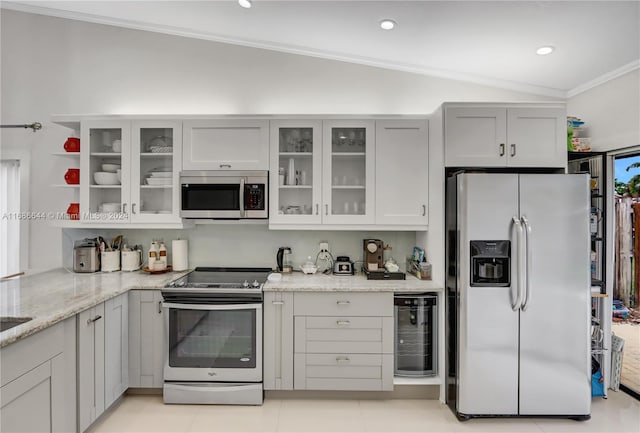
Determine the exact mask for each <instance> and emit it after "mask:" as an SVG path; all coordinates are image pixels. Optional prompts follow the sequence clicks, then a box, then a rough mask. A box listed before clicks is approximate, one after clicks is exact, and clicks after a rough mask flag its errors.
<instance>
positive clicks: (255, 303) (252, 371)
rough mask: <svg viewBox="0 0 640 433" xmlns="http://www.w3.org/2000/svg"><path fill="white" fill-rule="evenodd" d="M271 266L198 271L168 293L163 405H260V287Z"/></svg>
mask: <svg viewBox="0 0 640 433" xmlns="http://www.w3.org/2000/svg"><path fill="white" fill-rule="evenodd" d="M270 272H271V269H270V268H213V267H200V268H196V269H195V270H193V271H192V272H190V273H188V274H187V275H185V276H183V277H181V278H179V279H177V280H175V281H172V282H171V283H169V284H168V285H167V286H166V287H165V288H164V289H162V296H163V298H164V303H163V306H164V307H165V308H166V309H167V312H168V314H167V315H166V317H167V321H166V331H167V332H166V336H167V338H168V345H167V347H168V354H167V361H166V363H165V368H164V392H163V395H164V402H165V403H185V404H262V397H263V390H262V286H263V284H264V282H265V281H266V280H267V276H268V275H269V273H270Z"/></svg>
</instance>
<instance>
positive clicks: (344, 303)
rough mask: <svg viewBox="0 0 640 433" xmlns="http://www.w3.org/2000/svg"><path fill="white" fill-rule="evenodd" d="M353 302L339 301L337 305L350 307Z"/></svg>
mask: <svg viewBox="0 0 640 433" xmlns="http://www.w3.org/2000/svg"><path fill="white" fill-rule="evenodd" d="M350 303H351V302H349V301H337V302H336V304H338V305H349V304H350Z"/></svg>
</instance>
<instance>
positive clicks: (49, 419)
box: [0, 317, 76, 432]
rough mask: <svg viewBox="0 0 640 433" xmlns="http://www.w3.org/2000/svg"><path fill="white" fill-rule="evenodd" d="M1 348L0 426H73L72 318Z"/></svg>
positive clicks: (16, 429)
mask: <svg viewBox="0 0 640 433" xmlns="http://www.w3.org/2000/svg"><path fill="white" fill-rule="evenodd" d="M1 350H2V353H1V356H2V363H1V367H0V368H1V374H0V385H1V387H0V431H2V432H45V431H47V432H69V431H76V423H75V421H76V417H75V413H76V412H75V409H76V407H75V406H76V405H75V403H76V394H75V383H76V381H75V366H76V363H75V317H73V318H71V319H67V320H65V321H63V322H60V323H58V324H56V325H54V326H52V327H50V328H47V329H45V330H43V331H40V332H38V333H36V334H34V335H32V336H29V337H27V338H25V339H23V340H20V341H17V342H15V343H13V344H11V345H9V346H6V347H3V348H2V349H1Z"/></svg>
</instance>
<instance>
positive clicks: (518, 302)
mask: <svg viewBox="0 0 640 433" xmlns="http://www.w3.org/2000/svg"><path fill="white" fill-rule="evenodd" d="M511 222H512V223H513V226H512V230H513V229H514V228H515V229H516V236H515V239H516V240H517V242H516V254H515V256H516V259H515V263H516V278H515V279H512V280H511V281H512V282H513V283H512V286H515V289H516V299H515V301H513V304H512V305H511V309H512V310H513V311H517V310H518V309H519V308H520V307H521V306H522V293H521V291H520V290H521V287H520V286H521V284H520V283H521V282H522V280H521V272H522V271H521V269H520V268H521V266H520V262H521V260H520V257H521V255H520V250H521V248H522V245H521V244H522V224H521V223H520V219H519V218H518V217H517V216H514V217H513V218H511Z"/></svg>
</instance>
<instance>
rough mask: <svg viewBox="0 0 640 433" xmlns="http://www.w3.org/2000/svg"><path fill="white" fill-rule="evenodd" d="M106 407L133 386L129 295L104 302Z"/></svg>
mask: <svg viewBox="0 0 640 433" xmlns="http://www.w3.org/2000/svg"><path fill="white" fill-rule="evenodd" d="M104 314H105V322H104V344H105V353H104V360H105V362H104V407H105V409H106V408H108V407H109V406H111V404H112V403H113V402H114V401H116V400H117V399H118V397H120V396H121V395H122V394H124V392H125V391H126V390H127V388H128V387H129V296H128V294H127V293H123V294H122V295H119V296H116V297H115V298H112V299H109V300H107V301H105V303H104Z"/></svg>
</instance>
